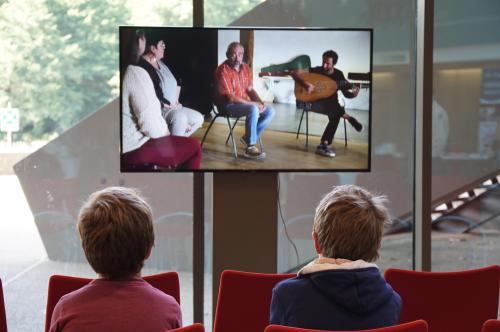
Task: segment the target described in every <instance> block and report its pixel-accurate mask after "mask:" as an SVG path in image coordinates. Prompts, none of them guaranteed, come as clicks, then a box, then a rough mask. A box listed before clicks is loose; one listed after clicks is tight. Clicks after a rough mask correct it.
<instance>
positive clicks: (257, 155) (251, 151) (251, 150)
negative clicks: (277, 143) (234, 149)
mask: <svg viewBox="0 0 500 332" xmlns="http://www.w3.org/2000/svg"><path fill="white" fill-rule="evenodd" d="M243 156H244V157H245V158H248V159H256V160H259V159H264V158H265V157H266V153H265V152H261V151H260V150H259V149H258V148H257V147H256V146H255V145H251V146H249V147H247V148H246V149H245V153H244V154H243Z"/></svg>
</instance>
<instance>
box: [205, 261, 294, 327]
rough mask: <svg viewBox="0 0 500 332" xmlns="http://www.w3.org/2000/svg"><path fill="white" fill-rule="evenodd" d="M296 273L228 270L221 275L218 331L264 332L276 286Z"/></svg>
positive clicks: (216, 319) (216, 318)
mask: <svg viewBox="0 0 500 332" xmlns="http://www.w3.org/2000/svg"><path fill="white" fill-rule="evenodd" d="M293 277H295V274H265V273H252V272H242V271H232V270H225V271H223V272H222V274H221V278H220V286H219V295H218V297H217V308H216V311H215V320H214V332H236V331H237V332H256V331H258V332H261V331H264V329H265V328H266V326H267V325H268V324H269V309H270V305H271V297H272V290H273V288H274V286H275V285H276V284H277V283H278V282H280V281H281V280H284V279H289V278H293Z"/></svg>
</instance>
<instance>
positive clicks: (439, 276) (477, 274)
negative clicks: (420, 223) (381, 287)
mask: <svg viewBox="0 0 500 332" xmlns="http://www.w3.org/2000/svg"><path fill="white" fill-rule="evenodd" d="M499 273H500V270H499V266H497V265H494V266H489V267H485V268H480V269H476V270H468V271H459V272H420V271H409V270H399V269H388V270H387V271H386V272H385V279H386V280H387V282H388V283H389V284H390V285H391V286H392V287H393V288H394V290H395V291H396V292H398V293H399V295H400V296H401V298H402V300H403V308H402V310H401V315H400V322H402V323H404V322H409V321H413V320H417V319H424V320H425V321H427V323H428V324H429V331H431V332H441V331H453V332H479V331H481V326H482V324H483V322H484V321H486V320H488V319H491V318H496V317H497V311H498V296H499V294H498V290H499V282H498V281H499Z"/></svg>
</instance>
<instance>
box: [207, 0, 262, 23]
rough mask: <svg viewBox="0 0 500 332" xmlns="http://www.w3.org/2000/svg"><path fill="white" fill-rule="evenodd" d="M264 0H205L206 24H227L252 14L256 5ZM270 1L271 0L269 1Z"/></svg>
mask: <svg viewBox="0 0 500 332" xmlns="http://www.w3.org/2000/svg"><path fill="white" fill-rule="evenodd" d="M263 2H265V1H264V0H234V1H224V0H205V6H204V12H205V26H208V27H209V26H226V25H230V24H231V22H233V21H234V20H239V19H241V17H244V16H250V17H251V16H252V14H251V11H252V10H254V7H256V6H258V5H259V4H261V3H263ZM268 2H269V1H268Z"/></svg>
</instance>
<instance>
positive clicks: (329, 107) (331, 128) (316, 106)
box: [311, 101, 345, 145]
mask: <svg viewBox="0 0 500 332" xmlns="http://www.w3.org/2000/svg"><path fill="white" fill-rule="evenodd" d="M311 112H315V113H320V114H324V115H326V116H328V124H327V125H326V128H325V131H324V132H323V136H321V143H323V142H325V141H326V142H328V145H330V144H332V142H333V137H334V136H335V132H336V131H337V127H338V126H339V122H340V118H341V117H342V115H344V114H345V110H344V108H343V107H342V106H340V105H338V104H334V103H331V102H324V101H316V102H313V103H312V106H311Z"/></svg>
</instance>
